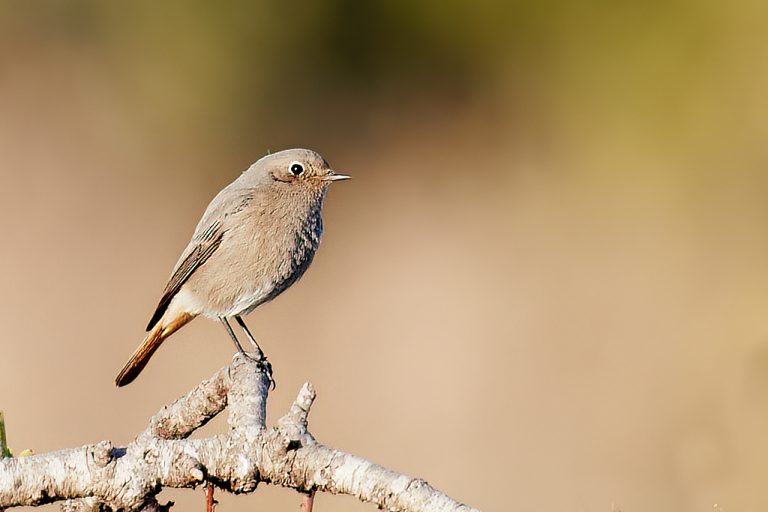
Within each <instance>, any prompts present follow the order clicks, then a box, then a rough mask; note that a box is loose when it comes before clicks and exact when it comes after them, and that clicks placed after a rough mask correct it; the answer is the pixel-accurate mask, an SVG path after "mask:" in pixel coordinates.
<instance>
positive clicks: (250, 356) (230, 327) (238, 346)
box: [219, 316, 263, 362]
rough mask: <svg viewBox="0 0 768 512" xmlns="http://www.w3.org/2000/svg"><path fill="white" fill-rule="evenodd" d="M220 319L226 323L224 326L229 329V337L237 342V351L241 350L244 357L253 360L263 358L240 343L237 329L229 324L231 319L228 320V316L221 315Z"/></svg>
mask: <svg viewBox="0 0 768 512" xmlns="http://www.w3.org/2000/svg"><path fill="white" fill-rule="evenodd" d="M219 320H221V323H222V324H224V328H225V329H226V330H227V333H228V334H229V337H230V338H232V341H233V342H234V343H235V347H237V351H238V352H240V353H241V354H242V355H243V357H245V358H246V359H250V360H251V361H256V362H259V361H261V358H259V357H255V356H252V355H251V354H249V353H248V352H246V351H245V349H244V348H243V346H242V345H241V344H240V340H238V339H237V336H235V331H233V330H232V326H231V325H229V320H227V318H226V317H223V316H220V317H219ZM262 357H263V356H262Z"/></svg>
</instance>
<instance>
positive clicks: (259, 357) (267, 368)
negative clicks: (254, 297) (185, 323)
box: [219, 316, 277, 389]
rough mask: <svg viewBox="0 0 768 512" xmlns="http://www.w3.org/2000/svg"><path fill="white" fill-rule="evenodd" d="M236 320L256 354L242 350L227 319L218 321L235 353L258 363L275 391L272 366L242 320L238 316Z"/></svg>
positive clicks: (222, 317)
mask: <svg viewBox="0 0 768 512" xmlns="http://www.w3.org/2000/svg"><path fill="white" fill-rule="evenodd" d="M235 318H236V319H237V323H238V324H240V326H241V327H242V328H243V330H244V331H245V332H246V336H248V339H249V340H250V341H251V342H252V343H253V344H254V345H255V347H256V354H255V355H254V354H251V353H250V352H246V351H245V349H243V346H242V345H241V344H240V340H238V339H237V336H236V335H235V331H233V330H232V326H231V325H230V324H229V320H228V319H227V317H224V316H220V317H219V320H221V323H222V324H224V328H225V329H226V330H227V333H228V334H229V337H230V338H232V341H233V342H234V343H235V347H237V351H238V352H240V353H241V354H242V355H243V357H245V358H246V359H250V360H251V361H254V362H256V363H258V365H259V368H261V369H262V370H264V373H266V374H267V377H269V383H270V386H271V388H272V389H275V388H276V387H277V385H276V384H275V379H274V378H273V377H272V365H271V364H269V361H267V358H266V357H265V356H264V352H262V351H261V348H260V347H259V345H258V344H257V343H256V340H254V339H253V336H252V335H251V333H250V331H248V328H247V327H246V326H245V322H243V319H242V318H240V317H239V316H236V317H235Z"/></svg>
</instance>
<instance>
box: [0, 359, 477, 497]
mask: <svg viewBox="0 0 768 512" xmlns="http://www.w3.org/2000/svg"><path fill="white" fill-rule="evenodd" d="M268 392H269V378H268V377H267V375H265V374H264V372H262V371H261V370H260V369H259V367H258V365H256V364H254V363H253V362H251V361H249V360H247V359H245V358H243V357H240V356H236V357H235V359H234V361H233V363H232V364H231V365H230V366H228V367H226V368H223V369H222V370H220V371H219V372H217V373H216V375H214V376H213V377H212V378H210V379H208V380H206V381H204V382H202V383H201V384H200V385H198V386H197V387H196V388H195V389H193V390H192V391H190V392H189V393H188V394H187V395H186V396H184V397H182V398H180V399H179V400H177V401H176V402H174V403H173V404H171V405H169V406H166V407H163V408H162V409H161V410H160V411H159V412H158V413H157V414H156V415H155V416H154V417H153V418H152V419H151V421H150V423H149V426H148V427H147V429H146V430H145V431H144V432H142V433H141V434H139V435H138V436H137V437H136V439H135V440H134V441H133V442H131V443H130V444H128V445H127V446H126V447H115V446H113V445H112V443H110V442H109V441H102V442H100V443H97V444H93V445H87V446H82V447H80V448H73V449H68V450H61V451H58V452H51V453H45V454H40V455H34V456H30V457H24V458H12V459H4V460H0V508H4V507H5V508H7V507H12V506H18V505H32V506H34V505H41V504H44V503H50V502H53V501H60V500H67V501H65V502H64V503H63V508H64V509H65V510H67V511H71V512H75V511H77V512H85V511H94V510H103V509H112V510H118V509H119V510H128V511H135V510H141V509H144V510H153V511H157V512H162V511H164V510H165V508H164V506H162V505H160V504H159V503H158V502H157V501H156V499H155V496H156V495H157V494H158V493H159V492H160V490H161V489H162V488H164V487H196V486H198V485H201V484H204V483H212V484H213V485H215V486H216V487H219V488H222V489H226V490H228V491H231V492H235V493H246V492H253V491H254V490H255V489H256V486H257V484H258V483H260V482H266V483H271V484H275V485H281V486H283V487H288V488H292V489H296V490H298V491H301V492H309V491H312V490H315V491H325V492H331V493H338V494H348V495H351V496H355V497H357V498H358V499H360V500H361V501H364V502H370V503H373V504H375V505H377V506H378V507H379V508H381V509H384V510H391V511H402V512H419V511H430V512H431V511H434V512H443V511H445V512H448V511H451V512H453V511H461V512H470V511H474V510H476V509H473V508H471V507H468V506H466V505H462V504H460V503H458V502H456V501H454V500H453V499H451V498H449V497H448V496H446V495H445V494H443V493H441V492H440V491H437V490H436V489H434V488H432V487H431V486H430V485H429V484H427V483H426V482H425V481H423V480H420V479H414V478H411V477H408V476H405V475H401V474H399V473H396V472H394V471H391V470H388V469H385V468H383V467H381V466H378V465H376V464H373V463H371V462H369V461H367V460H364V459H362V458H360V457H357V456H355V455H351V454H348V453H344V452H341V451H338V450H335V449H333V448H329V447H327V446H323V445H322V444H320V443H318V442H317V441H315V439H314V437H312V435H311V434H310V433H309V432H308V430H307V416H308V414H309V410H310V407H311V406H312V403H313V401H314V399H315V391H314V389H313V388H312V386H311V385H310V384H305V385H304V386H303V387H302V389H301V391H300V392H299V394H298V397H297V398H296V401H295V402H294V403H293V405H292V406H291V408H290V410H289V411H288V413H287V414H286V415H285V416H283V417H282V418H280V419H279V420H278V422H277V425H275V426H273V427H269V428H268V427H267V426H266V400H267V395H268ZM227 407H228V413H229V414H228V422H229V426H230V428H229V430H228V431H227V432H226V433H224V434H220V435H216V436H213V437H208V438H205V439H188V437H189V435H190V434H191V433H192V432H194V431H195V430H196V429H198V428H200V427H201V426H202V425H204V424H205V423H207V422H208V421H209V420H210V419H211V418H213V417H214V416H216V415H217V414H218V413H220V412H221V411H222V410H224V409H225V408H227Z"/></svg>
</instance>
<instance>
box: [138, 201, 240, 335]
mask: <svg viewBox="0 0 768 512" xmlns="http://www.w3.org/2000/svg"><path fill="white" fill-rule="evenodd" d="M251 199H253V196H252V194H251V193H250V191H248V190H242V189H235V188H232V187H227V188H225V189H224V190H222V191H221V192H220V193H219V195H217V196H216V197H215V198H214V200H213V201H211V204H210V205H208V208H207V210H206V212H205V214H204V215H203V218H202V219H201V220H200V223H199V224H198V225H197V228H196V229H195V234H194V235H193V236H192V241H191V242H190V243H189V245H188V246H187V248H186V250H185V251H184V253H183V254H182V256H181V259H180V260H179V262H178V263H177V264H176V268H175V269H174V271H173V275H171V279H170V280H169V281H168V284H167V285H165V290H163V297H162V298H161V299H160V303H159V304H158V305H157V309H156V310H155V314H154V315H152V319H151V320H150V321H149V324H148V325H147V331H149V330H151V329H152V328H153V327H154V326H155V324H157V322H158V321H160V319H161V318H162V317H163V315H164V314H165V312H166V310H167V309H168V306H169V305H170V303H171V300H173V298H174V297H175V296H176V294H177V293H178V292H179V290H180V289H181V287H182V286H183V285H184V283H186V282H187V280H189V278H190V276H191V275H192V274H194V272H195V271H196V270H197V269H198V268H200V267H201V266H202V265H203V264H204V263H205V262H206V261H208V258H210V257H211V255H212V254H213V253H214V252H216V249H218V248H219V246H220V245H221V241H222V239H223V238H224V234H225V233H226V231H227V226H228V225H230V222H231V219H230V217H231V216H233V215H235V214H237V213H239V212H241V211H242V210H243V209H244V208H245V206H247V205H248V203H249V202H250V201H251Z"/></svg>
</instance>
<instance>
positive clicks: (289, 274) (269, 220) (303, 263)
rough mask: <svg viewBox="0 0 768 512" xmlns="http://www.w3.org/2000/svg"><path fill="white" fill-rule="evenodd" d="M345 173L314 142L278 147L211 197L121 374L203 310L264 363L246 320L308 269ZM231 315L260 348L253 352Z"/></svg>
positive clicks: (136, 369) (136, 367)
mask: <svg viewBox="0 0 768 512" xmlns="http://www.w3.org/2000/svg"><path fill="white" fill-rule="evenodd" d="M349 178H350V176H346V175H344V174H338V173H337V172H335V171H334V170H332V169H331V167H330V166H329V165H328V162H326V161H325V159H324V158H323V157H322V156H320V155H319V154H317V153H315V152H314V151H311V150H308V149H288V150H285V151H280V152H278V153H273V154H269V155H267V156H265V157H264V158H262V159H260V160H258V161H257V162H256V163H254V164H253V165H251V166H250V167H249V168H248V169H247V170H246V171H245V172H243V173H242V174H241V175H240V177H238V178H237V179H236V180H235V181H234V182H232V183H231V184H229V185H228V186H227V187H225V188H224V189H223V190H222V191H221V192H219V194H218V195H217V196H216V197H215V198H214V199H213V201H211V203H210V204H209V205H208V208H207V209H206V210H205V213H204V214H203V218H202V219H201V220H200V222H199V223H198V225H197V228H196V229H195V232H194V235H193V236H192V240H191V241H190V242H189V245H187V248H186V249H184V252H183V253H182V254H181V258H179V261H178V263H177V264H176V267H175V268H174V270H173V273H172V275H171V278H170V280H169V281H168V284H167V285H166V286H165V290H164V291H163V296H162V298H161V299H160V303H159V304H158V306H157V309H156V310H155V314H154V315H152V319H151V320H150V321H149V325H148V326H147V336H146V338H144V341H143V342H142V344H141V345H140V346H139V348H137V349H136V351H135V352H134V353H133V355H132V356H131V358H130V359H129V360H128V362H127V363H126V364H125V366H124V367H123V369H122V370H121V371H120V373H119V374H118V376H117V378H116V379H115V384H117V385H118V386H125V385H126V384H129V383H130V382H132V381H133V380H134V379H135V378H136V376H137V375H138V374H139V373H140V372H141V371H142V370H143V369H144V367H145V366H146V364H147V362H148V361H149V358H150V357H152V354H154V353H155V351H156V350H157V349H158V347H160V344H161V343H162V342H163V341H164V340H165V339H166V338H168V337H169V336H170V335H171V334H173V333H174V332H176V331H177V330H179V329H180V328H182V327H183V326H184V325H186V324H187V323H189V322H190V321H191V320H192V319H194V318H195V317H196V316H198V315H203V316H205V317H207V318H211V319H217V320H219V321H220V322H221V323H222V324H223V325H224V328H225V329H226V330H227V333H228V334H229V336H230V338H232V341H233V342H234V343H235V346H236V347H237V350H238V351H239V352H241V353H242V354H244V355H246V356H247V357H249V358H250V359H254V360H256V361H259V362H262V363H264V364H265V365H266V368H267V369H268V371H269V373H270V379H271V369H270V368H269V366H268V365H269V363H268V362H267V361H266V358H265V357H264V353H263V352H262V350H261V348H260V347H259V345H258V343H257V342H256V340H255V339H254V337H253V335H252V334H251V332H250V331H249V330H248V327H247V326H246V325H245V322H244V321H243V318H242V317H243V315H245V314H247V313H250V312H251V311H253V310H254V309H255V308H256V307H257V306H259V305H260V304H264V303H265V302H267V301H270V300H272V299H274V298H275V297H277V296H278V295H280V294H281V293H282V292H283V291H285V290H286V289H287V288H288V287H290V286H291V285H292V284H293V283H295V282H296V281H297V280H298V279H299V278H300V277H301V276H302V275H303V274H304V272H305V271H306V270H307V268H308V267H309V265H310V263H312V258H313V257H314V255H315V251H316V250H317V247H318V245H319V243H320V236H321V235H322V232H323V219H322V209H323V201H324V199H325V195H326V193H327V192H328V187H329V185H330V184H331V183H332V182H334V181H339V180H346V179H349ZM230 319H234V320H235V321H236V322H237V324H238V325H239V326H240V328H241V329H242V330H243V332H244V333H245V336H246V337H247V339H248V340H249V342H250V343H251V345H252V346H253V347H254V348H255V350H254V352H255V354H250V353H247V352H246V351H245V350H244V349H243V347H242V345H241V344H240V341H239V340H238V337H237V336H236V335H235V332H234V331H233V330H232V326H231V324H230Z"/></svg>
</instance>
